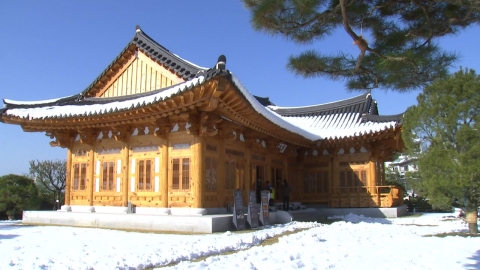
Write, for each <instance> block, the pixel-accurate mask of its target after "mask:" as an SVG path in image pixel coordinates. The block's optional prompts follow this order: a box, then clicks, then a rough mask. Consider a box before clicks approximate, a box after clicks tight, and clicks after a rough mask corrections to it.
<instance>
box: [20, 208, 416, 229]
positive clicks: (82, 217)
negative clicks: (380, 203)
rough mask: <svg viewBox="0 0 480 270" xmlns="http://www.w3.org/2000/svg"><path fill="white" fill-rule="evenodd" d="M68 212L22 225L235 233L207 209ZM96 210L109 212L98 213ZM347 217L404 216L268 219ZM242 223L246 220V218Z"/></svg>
mask: <svg viewBox="0 0 480 270" xmlns="http://www.w3.org/2000/svg"><path fill="white" fill-rule="evenodd" d="M310 207H312V206H310ZM71 208H72V209H71V210H72V211H66V210H59V211H24V212H23V223H24V224H44V225H64V226H79V227H92V228H104V229H127V230H128V229H129V230H142V231H159V232H161V231H169V232H187V233H214V232H225V231H233V230H236V228H235V227H234V225H233V221H232V214H216V215H205V213H206V212H207V209H200V208H198V209H189V208H184V209H183V211H177V210H178V209H174V208H150V209H147V207H138V208H136V209H135V211H134V212H135V213H128V214H127V209H126V207H118V209H117V210H118V212H117V213H112V212H111V209H109V208H105V209H104V208H101V207H100V208H99V207H95V209H92V208H89V207H87V206H83V207H78V206H72V207H71ZM74 210H75V211H74ZM99 210H100V211H110V212H108V213H101V212H99ZM168 210H170V211H171V215H169V213H168ZM209 210H210V209H209ZM219 210H220V209H218V211H219ZM92 211H95V212H92ZM212 212H213V211H212ZM350 213H352V214H356V215H364V216H368V217H389V218H391V217H399V216H402V215H405V214H406V213H407V207H406V206H400V207H395V208H307V209H305V210H296V211H273V212H270V213H269V216H270V217H269V219H270V224H285V223H289V222H291V221H319V220H321V219H322V218H326V217H329V216H335V215H348V214H350ZM245 220H247V218H246V217H245ZM247 227H248V225H247Z"/></svg>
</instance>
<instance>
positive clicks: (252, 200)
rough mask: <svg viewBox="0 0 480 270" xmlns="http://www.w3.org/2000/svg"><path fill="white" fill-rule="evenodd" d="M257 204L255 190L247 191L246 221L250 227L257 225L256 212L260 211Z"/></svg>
mask: <svg viewBox="0 0 480 270" xmlns="http://www.w3.org/2000/svg"><path fill="white" fill-rule="evenodd" d="M259 208H260V207H259V205H258V203H257V194H256V193H255V191H252V190H250V191H249V192H248V215H247V221H248V223H249V224H250V227H251V228H257V227H258V214H259V213H260V209H259Z"/></svg>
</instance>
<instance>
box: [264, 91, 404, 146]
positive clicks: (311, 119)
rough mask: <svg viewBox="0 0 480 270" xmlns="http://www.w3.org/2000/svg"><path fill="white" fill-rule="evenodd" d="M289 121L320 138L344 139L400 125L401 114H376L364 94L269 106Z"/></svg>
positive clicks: (371, 101) (369, 99)
mask: <svg viewBox="0 0 480 270" xmlns="http://www.w3.org/2000/svg"><path fill="white" fill-rule="evenodd" d="M268 108H270V109H271V110H273V111H274V112H276V113H278V114H279V115H280V116H281V117H282V118H283V119H284V120H285V121H288V122H290V123H292V124H294V125H296V126H298V127H300V128H302V129H304V130H307V131H309V132H311V133H314V134H318V135H320V136H321V137H322V138H345V137H351V136H358V135H362V134H366V133H370V132H377V131H381V130H384V129H386V128H389V127H396V126H398V125H399V124H401V120H402V114H399V115H393V116H380V115H378V107H377V102H376V101H375V100H374V99H373V98H372V96H371V94H369V93H366V94H363V95H359V96H356V97H353V98H349V99H345V100H341V101H336V102H331V103H326V104H319V105H312V106H305V107H278V106H270V107H268Z"/></svg>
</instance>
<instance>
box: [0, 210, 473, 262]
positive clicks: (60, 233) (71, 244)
mask: <svg viewBox="0 0 480 270" xmlns="http://www.w3.org/2000/svg"><path fill="white" fill-rule="evenodd" d="M334 218H341V219H343V221H337V222H334V223H332V224H330V225H324V224H318V223H313V222H291V223H289V224H285V225H275V226H271V227H268V228H263V229H258V230H255V231H248V232H241V233H237V232H225V233H216V234H204V235H185V234H183V235H182V234H159V233H139V232H125V231H116V230H106V229H92V228H75V227H60V226H24V225H22V224H21V222H20V221H17V222H5V221H4V222H0V269H144V268H155V267H160V266H165V265H169V266H170V267H167V268H175V269H269V270H270V269H298V268H303V269H480V237H460V236H447V237H425V235H431V234H437V233H448V232H467V231H468V230H467V228H468V226H467V224H466V223H465V222H464V221H463V220H462V219H458V218H455V217H454V215H453V214H448V213H447V214H433V213H432V214H423V215H421V216H420V217H404V218H396V219H386V218H367V217H363V216H356V215H348V216H343V217H334ZM297 229H305V230H299V231H298V232H296V233H293V234H289V235H284V236H281V237H280V238H279V239H278V243H274V244H272V245H265V246H261V245H259V244H260V243H261V242H262V241H263V240H265V239H267V238H270V237H273V236H275V235H281V234H283V233H285V232H287V231H294V230H297ZM232 251H233V253H232ZM235 251H238V252H235ZM225 252H226V254H222V253H225Z"/></svg>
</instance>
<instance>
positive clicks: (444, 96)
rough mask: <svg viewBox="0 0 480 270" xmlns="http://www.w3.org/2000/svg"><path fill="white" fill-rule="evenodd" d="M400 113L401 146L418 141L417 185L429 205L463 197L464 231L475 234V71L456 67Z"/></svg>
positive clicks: (479, 88) (479, 126) (479, 186)
mask: <svg viewBox="0 0 480 270" xmlns="http://www.w3.org/2000/svg"><path fill="white" fill-rule="evenodd" d="M417 101H418V105H415V106H412V107H410V108H409V109H408V110H407V112H406V114H405V117H404V124H403V133H402V136H403V138H404V139H405V143H406V146H407V149H409V150H410V151H415V147H416V146H418V141H421V142H422V143H424V144H425V145H426V146H427V147H426V149H425V150H424V151H422V153H420V154H419V156H418V174H419V180H418V187H419V189H420V192H422V193H423V195H424V196H425V197H427V198H428V199H429V201H430V202H431V203H432V205H433V206H434V207H437V208H445V207H448V206H451V205H452V203H453V202H454V200H455V199H458V200H459V201H460V202H463V204H464V207H465V211H466V213H467V222H468V223H469V228H470V232H472V233H478V226H477V208H478V206H479V202H480V132H479V131H480V122H479V120H480V76H479V75H477V74H476V73H475V71H473V70H460V71H458V72H456V73H455V74H453V75H451V76H449V77H447V78H444V79H440V80H437V81H435V82H434V83H433V84H432V85H430V86H427V87H426V88H425V89H424V90H423V93H421V94H420V95H419V96H418V97H417Z"/></svg>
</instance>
